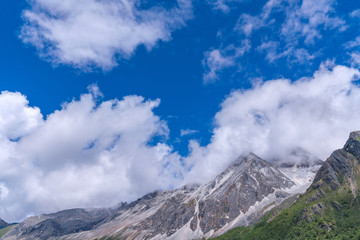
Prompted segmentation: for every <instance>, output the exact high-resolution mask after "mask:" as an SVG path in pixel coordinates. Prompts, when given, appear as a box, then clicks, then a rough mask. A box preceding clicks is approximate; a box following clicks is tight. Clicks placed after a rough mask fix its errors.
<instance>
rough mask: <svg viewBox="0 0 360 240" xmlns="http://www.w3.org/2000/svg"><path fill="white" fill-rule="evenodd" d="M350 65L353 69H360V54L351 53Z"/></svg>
mask: <svg viewBox="0 0 360 240" xmlns="http://www.w3.org/2000/svg"><path fill="white" fill-rule="evenodd" d="M350 64H351V66H353V67H360V53H359V52H352V53H350Z"/></svg>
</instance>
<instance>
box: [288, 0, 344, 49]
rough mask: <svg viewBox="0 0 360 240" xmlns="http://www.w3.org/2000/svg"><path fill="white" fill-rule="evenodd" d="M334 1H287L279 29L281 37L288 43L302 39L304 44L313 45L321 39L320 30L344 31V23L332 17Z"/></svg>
mask: <svg viewBox="0 0 360 240" xmlns="http://www.w3.org/2000/svg"><path fill="white" fill-rule="evenodd" d="M335 2H336V1H335V0H319V1H313V0H303V1H302V2H301V4H299V1H296V0H293V1H289V4H290V6H289V7H288V8H287V10H286V19H285V21H284V24H283V26H282V29H281V33H282V35H283V36H284V37H285V38H287V39H288V41H295V40H297V39H298V38H299V37H304V38H305V40H304V42H305V44H313V43H314V41H315V39H317V38H321V37H322V35H321V33H320V29H338V30H340V31H344V30H345V29H346V25H345V21H344V20H342V19H340V18H338V17H333V16H331V14H332V13H333V12H335V10H334V9H333V5H334V4H335Z"/></svg>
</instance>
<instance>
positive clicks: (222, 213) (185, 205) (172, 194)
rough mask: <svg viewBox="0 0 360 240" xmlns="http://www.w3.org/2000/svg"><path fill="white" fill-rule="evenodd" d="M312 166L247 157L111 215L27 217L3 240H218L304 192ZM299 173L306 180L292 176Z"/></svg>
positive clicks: (102, 211)
mask: <svg viewBox="0 0 360 240" xmlns="http://www.w3.org/2000/svg"><path fill="white" fill-rule="evenodd" d="M313 164H314V163H313V162H311V164H309V165H307V166H295V165H291V164H290V165H291V166H290V165H289V164H287V165H286V166H285V165H283V166H275V165H273V164H270V163H269V162H266V161H264V160H262V159H261V158H259V157H258V156H256V155H255V154H249V155H247V156H243V157H239V158H238V159H237V160H236V161H234V162H233V163H232V164H231V165H230V166H229V167H228V168H227V169H226V170H225V171H224V172H223V173H221V174H219V175H218V176H217V177H216V178H215V179H214V180H212V181H210V182H208V183H207V184H202V185H197V184H193V185H186V186H184V187H182V188H180V189H174V190H167V191H155V192H153V193H150V194H147V195H145V196H144V197H142V198H140V199H138V200H136V201H134V202H132V203H122V204H120V205H119V206H118V207H116V208H112V209H92V210H85V209H72V210H65V211H61V212H58V213H54V214H47V215H41V216H36V217H30V218H28V219H26V220H25V221H24V222H22V223H20V224H19V225H17V226H16V227H15V228H13V230H12V231H10V232H9V233H8V234H7V235H6V236H4V237H3V238H2V239H28V240H31V239H107V238H108V239H199V238H202V237H205V238H208V237H211V236H218V235H220V234H222V233H224V232H226V231H228V230H229V229H232V228H234V227H236V226H248V225H251V224H254V223H256V222H257V221H258V220H259V219H260V218H261V217H262V216H263V215H264V214H265V213H267V212H268V211H269V210H270V209H272V208H274V207H275V206H277V205H279V204H280V203H282V202H283V201H284V200H285V199H288V198H289V197H291V196H293V195H294V194H297V193H299V192H301V191H304V190H305V189H306V188H307V187H308V186H309V185H310V184H311V182H312V179H313V178H314V176H315V173H314V172H312V171H311V170H309V169H308V168H312V169H313V168H314V169H316V170H317V169H318V168H319V167H318V165H316V164H315V165H316V166H315V165H313ZM280 169H282V171H281V170H280ZM301 169H302V170H303V171H306V172H307V174H300V175H296V174H294V171H295V172H296V171H302V170H301ZM313 171H315V170H313ZM286 172H287V173H288V175H289V176H290V177H289V176H287V175H286ZM294 176H295V177H294ZM291 177H294V180H292V179H291ZM110 237H112V238H110Z"/></svg>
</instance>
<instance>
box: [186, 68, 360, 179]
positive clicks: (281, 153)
mask: <svg viewBox="0 0 360 240" xmlns="http://www.w3.org/2000/svg"><path fill="white" fill-rule="evenodd" d="M355 76H359V71H358V70H356V69H351V68H347V67H344V66H335V67H334V68H333V69H331V70H329V69H327V67H326V66H325V65H323V66H322V67H321V68H320V70H319V71H317V72H316V73H315V74H314V76H313V77H310V78H301V79H299V80H297V81H294V82H291V81H290V80H287V79H279V80H271V81H266V82H263V83H261V84H260V85H256V86H255V87H254V88H253V89H249V90H238V91H234V92H232V93H231V94H230V96H229V97H227V98H226V100H225V101H224V102H223V103H222V105H221V110H220V111H219V112H218V113H217V114H216V116H215V120H214V121H215V122H214V123H215V129H214V131H213V136H212V138H211V143H210V144H209V145H207V146H200V145H199V143H198V142H197V141H191V142H190V145H189V146H190V149H191V153H190V155H189V156H188V157H187V158H185V159H184V160H183V162H184V163H185V165H186V166H187V167H192V168H191V171H190V172H189V173H188V174H187V175H186V177H185V182H192V181H194V180H195V179H197V180H198V181H199V180H202V181H206V180H209V179H210V178H212V177H214V176H215V175H216V174H217V173H219V171H220V170H221V169H224V168H225V167H226V166H227V165H228V164H229V163H230V162H231V161H233V160H234V159H235V158H237V157H238V156H239V155H241V154H244V153H247V152H249V151H252V152H254V153H256V154H258V155H260V156H261V157H264V158H265V159H268V160H270V159H274V158H277V157H280V158H281V157H282V158H284V157H285V158H286V154H287V153H288V152H289V151H291V150H292V149H294V148H298V147H300V148H303V149H305V150H306V151H309V152H310V153H312V154H314V155H316V156H318V157H320V158H321V159H324V160H325V159H326V158H327V157H328V156H329V155H330V153H331V152H332V151H334V150H335V149H338V148H341V147H342V146H343V144H344V143H345V141H346V139H347V137H348V134H349V132H351V131H354V130H359V129H360V111H359V110H358V109H360V88H359V86H358V85H357V84H355V83H354V82H353V81H354V80H356V79H355Z"/></svg>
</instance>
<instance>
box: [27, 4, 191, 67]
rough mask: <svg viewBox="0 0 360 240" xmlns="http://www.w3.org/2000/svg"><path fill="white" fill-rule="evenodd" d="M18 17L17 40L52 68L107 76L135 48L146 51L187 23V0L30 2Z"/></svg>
mask: <svg viewBox="0 0 360 240" xmlns="http://www.w3.org/2000/svg"><path fill="white" fill-rule="evenodd" d="M29 4H30V8H29V9H28V10H25V11H24V12H23V18H24V20H25V24H24V25H23V27H22V30H21V33H20V38H21V39H22V40H23V42H24V43H27V44H30V45H33V46H35V47H36V48H37V50H38V52H39V54H40V56H41V57H42V58H44V59H46V60H48V61H51V62H53V63H54V64H66V65H71V66H74V67H76V68H81V69H84V70H91V69H92V68H93V67H95V68H101V69H103V70H109V69H111V68H113V67H114V66H116V65H117V64H118V62H119V61H121V59H124V58H125V59H126V58H129V57H130V56H131V55H132V54H133V53H134V51H135V50H136V48H137V47H138V46H139V45H144V46H145V47H146V48H147V49H148V50H150V49H152V48H153V47H154V46H155V45H156V44H157V43H158V42H159V41H168V40H170V39H171V33H172V31H174V30H175V29H178V28H180V27H182V26H184V25H185V21H186V20H188V19H189V18H191V17H192V3H191V1H190V0H178V1H176V4H175V5H176V6H174V7H173V8H171V9H165V8H164V7H161V6H160V5H156V6H152V7H150V8H149V7H147V8H145V7H144V6H142V4H143V2H142V1H140V0H121V1H111V0H105V1H97V0H53V1H47V0H34V1H29Z"/></svg>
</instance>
